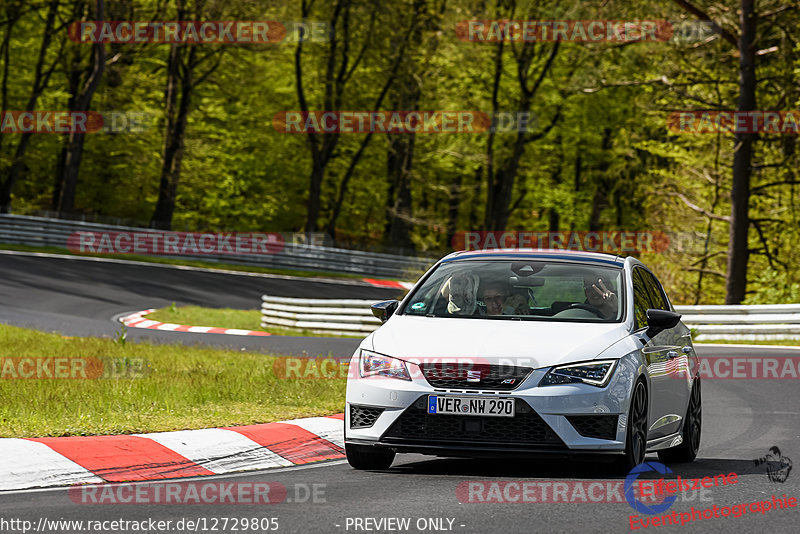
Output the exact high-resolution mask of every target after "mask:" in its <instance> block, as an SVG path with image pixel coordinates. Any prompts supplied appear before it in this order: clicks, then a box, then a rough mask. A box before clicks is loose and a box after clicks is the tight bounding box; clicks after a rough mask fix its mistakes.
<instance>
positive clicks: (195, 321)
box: [147, 304, 366, 338]
mask: <svg viewBox="0 0 800 534" xmlns="http://www.w3.org/2000/svg"><path fill="white" fill-rule="evenodd" d="M147 319H152V320H154V321H161V322H162V323H177V324H186V325H190V326H213V327H217V328H239V329H242V330H263V331H265V332H269V333H270V334H275V335H279V336H313V337H356V338H363V337H365V336H366V334H360V335H359V334H354V335H353V336H339V335H334V334H320V333H314V332H311V331H310V330H292V329H289V328H278V327H272V326H270V327H269V328H262V327H261V312H260V311H259V310H234V309H231V308H204V307H202V306H180V307H176V306H175V305H174V304H173V305H172V306H169V307H167V308H161V309H160V310H156V311H154V312H153V313H149V314H147Z"/></svg>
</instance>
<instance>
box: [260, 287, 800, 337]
mask: <svg viewBox="0 0 800 534" xmlns="http://www.w3.org/2000/svg"><path fill="white" fill-rule="evenodd" d="M374 302H375V301H372V300H338V299H295V298H285V297H271V296H268V295H264V296H263V297H262V304H261V317H262V319H261V326H262V327H264V328H269V327H270V326H279V327H281V328H289V329H293V330H308V331H311V332H315V333H331V334H348V335H366V334H368V333H369V332H372V331H373V330H376V329H377V328H378V327H379V326H380V325H381V322H380V321H379V320H378V319H376V318H375V317H373V316H372V311H371V310H370V309H369V306H370V304H373V303H374ZM675 311H677V312H678V313H680V314H682V315H683V317H682V321H683V322H684V324H686V326H688V327H689V328H692V329H693V330H694V331H695V337H694V339H695V340H697V341H712V340H715V339H730V340H742V341H746V340H770V339H773V340H779V339H798V340H800V304H760V305H754V306H675Z"/></svg>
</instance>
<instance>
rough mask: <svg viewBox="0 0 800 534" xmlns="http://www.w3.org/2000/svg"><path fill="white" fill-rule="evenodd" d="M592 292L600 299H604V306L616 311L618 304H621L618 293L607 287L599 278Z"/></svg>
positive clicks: (593, 285)
mask: <svg viewBox="0 0 800 534" xmlns="http://www.w3.org/2000/svg"><path fill="white" fill-rule="evenodd" d="M598 286H600V287H598ZM592 291H594V292H595V293H596V294H597V296H598V297H600V298H602V299H603V304H604V305H606V306H612V307H613V308H614V309H616V307H617V304H619V297H617V294H616V293H614V292H613V291H611V290H610V289H608V288H607V287H606V285H605V284H604V283H603V280H601V279H599V278H598V279H597V284H592Z"/></svg>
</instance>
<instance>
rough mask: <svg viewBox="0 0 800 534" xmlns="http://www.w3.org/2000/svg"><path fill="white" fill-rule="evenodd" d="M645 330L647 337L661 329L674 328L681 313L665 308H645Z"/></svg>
mask: <svg viewBox="0 0 800 534" xmlns="http://www.w3.org/2000/svg"><path fill="white" fill-rule="evenodd" d="M646 313H647V327H648V328H647V332H645V333H646V334H647V335H648V337H653V336H655V335H657V334H658V333H659V332H661V331H662V330H666V329H667V328H674V327H675V326H676V325H677V324H678V322H679V321H680V320H681V314H679V313H675V312H671V311H667V310H655V309H649V310H647V312H646Z"/></svg>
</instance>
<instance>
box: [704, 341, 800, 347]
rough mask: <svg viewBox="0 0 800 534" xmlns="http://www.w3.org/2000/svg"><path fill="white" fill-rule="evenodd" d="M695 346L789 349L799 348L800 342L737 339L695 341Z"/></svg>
mask: <svg viewBox="0 0 800 534" xmlns="http://www.w3.org/2000/svg"><path fill="white" fill-rule="evenodd" d="M695 343H696V344H703V343H716V344H720V345H723V344H724V345H781V346H789V347H800V340H797V339H759V340H755V341H747V340H739V339H719V340H717V339H715V340H709V341H695Z"/></svg>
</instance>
